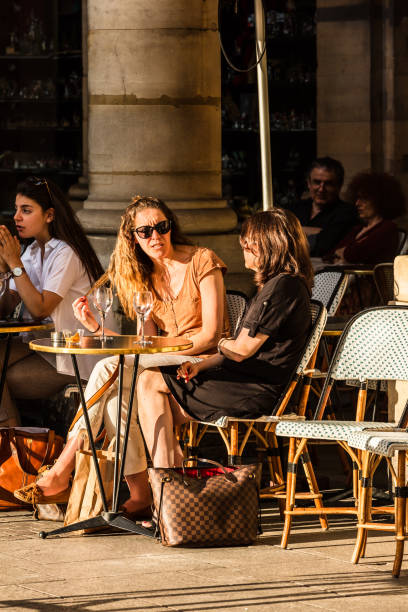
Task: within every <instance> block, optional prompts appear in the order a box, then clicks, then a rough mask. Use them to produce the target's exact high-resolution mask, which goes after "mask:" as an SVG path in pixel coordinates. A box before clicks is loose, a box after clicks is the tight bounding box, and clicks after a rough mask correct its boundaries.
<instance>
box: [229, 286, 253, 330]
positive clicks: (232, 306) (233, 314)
mask: <svg viewBox="0 0 408 612" xmlns="http://www.w3.org/2000/svg"><path fill="white" fill-rule="evenodd" d="M247 303H248V299H247V297H246V295H245V294H244V293H241V292H240V291H227V309H228V317H229V321H230V328H231V336H233V335H234V333H235V332H236V330H237V329H238V327H239V324H240V323H241V319H242V317H243V314H244V312H245V309H246V306H247Z"/></svg>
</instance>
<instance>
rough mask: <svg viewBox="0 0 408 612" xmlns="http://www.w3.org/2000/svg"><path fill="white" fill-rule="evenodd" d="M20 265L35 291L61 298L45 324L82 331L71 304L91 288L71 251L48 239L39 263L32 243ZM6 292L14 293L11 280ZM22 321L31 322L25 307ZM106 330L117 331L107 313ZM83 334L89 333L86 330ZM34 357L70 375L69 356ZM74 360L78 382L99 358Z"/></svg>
mask: <svg viewBox="0 0 408 612" xmlns="http://www.w3.org/2000/svg"><path fill="white" fill-rule="evenodd" d="M21 261H22V262H23V265H24V268H25V270H26V272H27V274H28V276H29V278H30V280H31V282H32V283H33V285H34V287H35V288H36V289H37V290H38V291H41V292H43V291H51V292H52V293H56V294H57V295H59V296H60V297H61V298H62V300H61V302H60V303H59V304H58V305H57V306H56V308H55V309H54V310H53V312H52V313H51V318H48V319H47V321H50V320H52V321H53V323H54V326H55V330H56V331H62V330H63V329H70V330H72V331H74V330H76V329H78V328H80V327H82V325H81V323H80V322H79V321H78V320H77V319H76V318H75V317H74V311H73V309H72V302H73V301H74V300H76V299H77V298H78V297H81V296H82V295H85V294H86V293H87V291H89V288H90V286H91V285H90V282H89V278H88V275H87V273H86V270H85V267H84V266H83V264H82V262H81V260H80V259H79V257H78V255H77V254H76V253H75V251H73V249H72V248H71V247H70V246H69V245H68V244H67V243H66V242H64V241H63V240H57V239H56V238H51V239H50V240H49V241H48V242H47V243H46V245H45V249H44V259H42V258H41V248H40V245H39V244H38V242H37V241H34V242H33V243H32V244H30V245H29V247H28V248H27V249H26V251H25V252H24V253H23V255H22V257H21ZM9 288H10V289H12V290H13V291H17V292H18V290H17V288H16V285H15V282H14V280H13V279H11V280H10V285H9ZM90 305H91V304H90ZM22 318H23V320H24V319H32V315H31V314H30V312H29V311H28V309H27V308H26V307H24V308H23V313H22ZM106 326H107V327H108V328H109V329H112V330H113V331H116V329H117V325H116V323H115V321H114V317H113V315H112V314H111V313H110V316H109V315H108V317H107V321H106ZM85 333H89V332H88V331H87V330H86V331H85ZM41 336H44V332H40V333H39V335H38V337H41ZM31 337H32V336H31ZM30 339H31V338H30ZM38 354H39V355H41V356H42V357H44V359H46V360H47V361H48V362H50V363H51V364H52V365H53V366H54V367H56V369H57V371H58V372H61V373H62V374H70V375H74V370H73V367H72V362H71V356H70V355H57V356H56V359H55V355H52V354H49V353H38ZM77 359H78V367H79V371H80V374H81V378H82V379H84V380H88V378H89V375H90V373H91V372H92V369H93V367H94V365H95V364H96V362H97V361H99V359H100V358H99V357H96V356H95V357H94V356H93V355H82V356H80V357H78V358H77Z"/></svg>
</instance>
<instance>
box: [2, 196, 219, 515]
mask: <svg viewBox="0 0 408 612" xmlns="http://www.w3.org/2000/svg"><path fill="white" fill-rule="evenodd" d="M225 272H226V266H225V264H224V263H223V262H222V261H221V259H219V257H217V255H216V254H215V253H214V252H213V251H211V250H210V249H207V248H204V247H197V246H193V245H192V244H191V243H190V241H189V240H188V238H187V237H186V236H184V235H183V234H182V232H181V230H180V227H179V224H178V220H177V217H176V216H175V214H174V213H173V212H172V211H171V210H170V209H169V208H168V207H167V206H166V204H165V203H164V202H162V201H161V200H159V199H157V198H152V197H141V196H137V197H135V198H134V200H133V202H132V203H131V204H130V205H129V206H128V207H127V209H126V211H125V213H124V214H123V216H122V221H121V225H120V230H119V234H118V239H117V242H116V247H115V250H114V252H113V254H112V257H111V261H110V265H109V269H108V271H107V273H106V275H105V277H104V278H102V279H100V280H99V281H98V283H97V284H101V283H103V282H105V281H106V280H108V279H109V280H110V282H111V283H112V285H113V286H114V287H115V288H116V291H117V294H118V298H119V301H120V303H121V305H122V308H123V310H124V312H125V314H126V316H127V317H129V318H131V319H135V318H136V311H135V305H134V300H133V298H134V294H135V292H136V291H145V290H148V291H151V292H152V294H153V308H152V311H151V313H150V315H149V318H148V319H146V323H145V334H146V335H147V336H155V335H157V333H158V330H161V333H162V334H163V335H165V336H184V337H187V338H189V339H190V340H191V341H192V343H193V347H192V348H191V349H189V350H186V351H183V352H179V353H167V354H166V353H162V354H159V353H157V354H153V355H148V354H144V355H140V360H139V373H140V372H141V371H142V370H143V369H144V368H146V367H152V366H154V365H167V364H174V363H176V364H180V363H182V362H183V361H185V358H186V357H185V355H189V356H190V357H189V358H190V360H191V361H192V362H195V361H199V360H200V358H202V357H204V356H207V355H211V354H213V353H216V351H217V343H218V341H219V339H220V338H221V337H223V336H226V335H227V332H228V315H227V312H226V295H225V288H224V281H223V275H224V273H225ZM73 308H74V312H75V316H76V317H77V318H78V320H79V321H80V322H81V323H82V325H84V327H85V328H86V329H88V330H89V331H90V332H91V333H93V334H94V335H96V336H98V335H100V334H101V330H100V329H99V325H98V322H97V321H96V319H95V317H94V315H93V314H92V312H91V311H90V309H89V305H88V302H87V299H86V298H85V297H81V298H79V299H77V300H76V301H75V302H74V304H73ZM107 333H108V334H110V333H111V332H110V331H109V330H107ZM117 362H118V359H117V357H116V358H115V357H113V358H108V359H103V360H101V361H100V362H99V363H98V364H97V365H96V367H95V368H94V371H93V372H92V374H91V377H90V379H89V382H88V385H87V387H86V390H85V398H86V400H88V399H89V398H90V397H91V396H92V395H93V394H94V393H95V392H96V391H97V390H98V389H100V388H101V387H102V385H103V384H104V383H106V382H107V381H108V380H109V378H110V377H111V376H112V373H113V372H114V370H115V368H116V365H117ZM133 364H134V357H133V356H130V355H129V356H127V357H126V358H125V367H124V374H123V402H122V417H121V424H120V431H121V434H122V435H123V432H124V428H125V421H126V417H127V400H128V397H129V389H130V384H131V379H132V373H133ZM117 393H118V381H116V382H115V383H114V384H112V385H111V386H110V388H109V390H108V391H107V392H106V393H105V394H104V395H103V396H102V397H101V399H100V400H99V401H98V402H97V403H96V404H95V405H94V406H93V407H92V408H91V409H90V410H89V411H88V414H89V419H90V422H91V427H92V431H93V434H94V435H95V434H96V433H98V431H99V429H100V427H101V425H102V423H103V424H104V427H105V429H106V433H107V435H108V437H109V438H110V439H112V437H114V436H115V434H116V418H117ZM84 429H85V423H84V419H83V417H81V418H80V419H79V420H78V421H77V422H76V424H75V426H74V427H73V429H72V430H71V431H70V434H69V439H68V442H67V444H66V446H65V448H64V450H63V451H62V454H61V455H60V457H59V458H58V460H57V462H56V463H55V464H54V466H53V467H52V469H50V470H49V471H47V472H46V474H45V475H44V476H42V477H41V479H40V480H39V481H38V482H37V483H35V484H34V485H28V486H27V487H24V488H22V489H19V490H17V491H15V493H14V495H15V496H16V497H17V498H18V499H20V500H22V501H25V502H26V503H33V504H34V503H43V504H47V503H63V502H64V501H65V502H66V501H67V500H68V498H69V481H70V477H71V474H72V471H73V469H74V466H75V453H76V451H77V449H78V448H80V447H81V444H82V441H83V436H82V432H83V430H84ZM124 474H125V478H126V482H127V484H128V487H129V493H130V497H129V498H128V499H127V500H126V502H125V503H124V505H123V507H122V511H124V512H125V513H126V515H127V516H128V517H129V518H133V519H134V518H137V517H140V516H143V515H145V514H146V513H148V512H149V510H150V502H151V499H150V490H149V486H148V480H147V463H146V456H145V451H144V443H143V439H142V437H141V434H140V429H139V426H138V424H137V407H136V406H135V405H134V406H133V411H132V419H131V425H130V432H129V442H128V452H127V455H126V462H125V468H124Z"/></svg>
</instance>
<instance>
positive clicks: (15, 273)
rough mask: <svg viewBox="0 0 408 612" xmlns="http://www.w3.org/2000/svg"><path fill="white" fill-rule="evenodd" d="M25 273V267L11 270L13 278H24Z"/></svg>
mask: <svg viewBox="0 0 408 612" xmlns="http://www.w3.org/2000/svg"><path fill="white" fill-rule="evenodd" d="M23 272H25V268H24V267H23V266H16V267H15V268H12V269H11V275H12V277H13V278H16V277H17V278H18V277H19V276H22V275H23Z"/></svg>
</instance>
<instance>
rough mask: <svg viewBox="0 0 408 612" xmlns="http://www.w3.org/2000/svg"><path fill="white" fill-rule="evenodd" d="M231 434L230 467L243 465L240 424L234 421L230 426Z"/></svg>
mask: <svg viewBox="0 0 408 612" xmlns="http://www.w3.org/2000/svg"><path fill="white" fill-rule="evenodd" d="M228 429H229V434H230V454H229V455H228V465H241V457H240V455H239V441H238V422H237V421H233V422H232V423H231V424H230V425H229V426H228Z"/></svg>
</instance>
